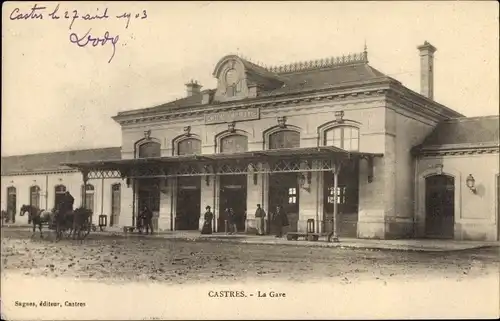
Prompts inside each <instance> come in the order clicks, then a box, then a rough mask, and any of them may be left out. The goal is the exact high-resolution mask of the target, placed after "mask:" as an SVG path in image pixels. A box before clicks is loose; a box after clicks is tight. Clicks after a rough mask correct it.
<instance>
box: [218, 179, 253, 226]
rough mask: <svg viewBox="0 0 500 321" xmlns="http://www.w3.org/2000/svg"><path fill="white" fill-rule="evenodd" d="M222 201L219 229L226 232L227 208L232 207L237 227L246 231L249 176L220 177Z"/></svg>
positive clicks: (220, 204) (220, 203)
mask: <svg viewBox="0 0 500 321" xmlns="http://www.w3.org/2000/svg"><path fill="white" fill-rule="evenodd" d="M220 186H221V187H220V198H219V199H220V202H219V219H218V222H217V223H218V229H217V230H218V231H219V232H226V226H225V223H226V222H225V221H226V220H228V217H226V209H227V208H232V209H233V211H234V214H235V217H236V227H237V229H238V231H239V232H243V231H245V222H246V212H247V176H246V175H226V176H221V178H220Z"/></svg>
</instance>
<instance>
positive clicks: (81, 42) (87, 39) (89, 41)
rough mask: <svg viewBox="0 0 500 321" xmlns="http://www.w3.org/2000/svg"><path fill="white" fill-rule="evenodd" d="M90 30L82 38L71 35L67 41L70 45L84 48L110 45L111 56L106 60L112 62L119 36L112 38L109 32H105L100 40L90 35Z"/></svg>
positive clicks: (74, 34)
mask: <svg viewBox="0 0 500 321" xmlns="http://www.w3.org/2000/svg"><path fill="white" fill-rule="evenodd" d="M91 31H92V29H89V31H87V33H86V34H85V35H83V36H82V37H79V36H78V35H77V34H76V33H72V34H70V35H69V41H70V42H71V43H74V44H76V45H77V46H78V47H86V46H87V45H91V46H93V47H97V46H99V45H101V46H104V45H106V44H107V43H110V44H111V45H112V46H113V54H112V55H111V57H110V58H109V60H108V63H110V62H111V60H113V57H114V56H115V52H116V44H117V43H118V40H119V39H120V36H115V37H112V36H110V35H109V32H108V31H106V32H105V33H104V36H103V37H102V38H100V37H95V36H92V35H91V34H90V32H91Z"/></svg>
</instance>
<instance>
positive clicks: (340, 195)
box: [328, 186, 347, 204]
mask: <svg viewBox="0 0 500 321" xmlns="http://www.w3.org/2000/svg"><path fill="white" fill-rule="evenodd" d="M329 190H330V195H329V196H328V203H330V204H333V200H334V195H333V187H330V188H329ZM346 192H347V188H346V187H345V186H338V187H337V204H345V203H346Z"/></svg>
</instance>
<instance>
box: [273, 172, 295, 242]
mask: <svg viewBox="0 0 500 321" xmlns="http://www.w3.org/2000/svg"><path fill="white" fill-rule="evenodd" d="M278 205H281V206H282V207H283V210H284V212H285V213H286V214H287V217H288V222H289V224H290V230H291V231H296V230H297V222H298V218H299V184H298V179H297V173H278V174H269V218H272V214H273V213H274V212H275V211H276V206H278ZM270 227H271V229H272V224H270ZM269 232H270V233H273V232H274V231H269Z"/></svg>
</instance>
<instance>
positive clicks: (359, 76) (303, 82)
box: [119, 59, 387, 115]
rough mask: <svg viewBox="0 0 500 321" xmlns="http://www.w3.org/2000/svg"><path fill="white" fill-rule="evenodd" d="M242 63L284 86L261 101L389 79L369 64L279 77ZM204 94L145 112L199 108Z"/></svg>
mask: <svg viewBox="0 0 500 321" xmlns="http://www.w3.org/2000/svg"><path fill="white" fill-rule="evenodd" d="M242 61H243V62H244V64H245V67H246V68H247V71H250V72H251V73H253V74H256V75H258V76H260V77H262V78H265V79H267V80H270V81H276V82H281V83H283V85H282V86H281V87H280V88H277V89H269V90H263V91H261V92H260V93H259V94H258V96H261V97H266V96H267V97H269V96H274V95H279V94H285V93H290V92H301V91H309V90H314V89H326V88H328V87H331V86H335V85H340V84H348V83H354V82H363V81H367V80H373V79H376V78H383V77H387V76H386V75H384V74H383V73H381V72H380V71H378V70H377V69H375V68H373V67H371V66H370V65H368V63H366V62H360V63H359V62H358V63H353V64H346V65H340V66H332V67H330V68H318V69H312V70H304V71H297V72H289V73H279V74H278V73H274V72H270V71H268V70H266V69H265V68H263V67H261V66H258V65H255V64H253V63H251V62H248V61H246V60H244V59H242ZM207 91H209V92H211V93H213V92H215V90H204V91H203V92H207ZM203 92H202V93H200V94H195V95H193V96H190V97H185V98H181V99H177V100H174V101H170V102H167V103H164V104H161V105H158V106H155V107H151V108H145V109H142V111H145V112H146V111H152V110H162V109H170V108H176V107H177V108H179V107H188V106H189V107H190V106H198V105H201V104H202V98H203ZM132 112H133V113H137V111H132ZM127 113H128V112H126V111H125V112H121V113H119V114H120V115H124V114H127Z"/></svg>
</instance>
